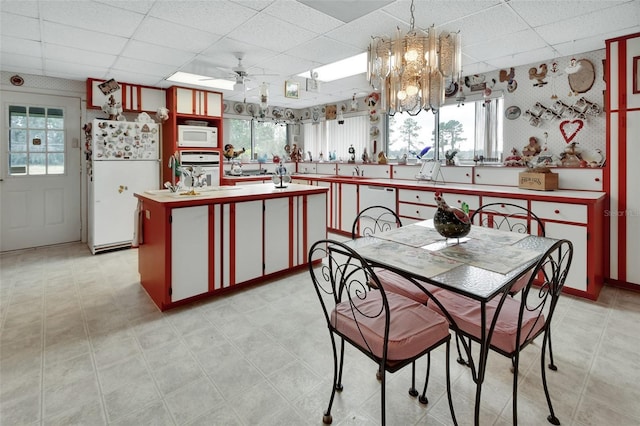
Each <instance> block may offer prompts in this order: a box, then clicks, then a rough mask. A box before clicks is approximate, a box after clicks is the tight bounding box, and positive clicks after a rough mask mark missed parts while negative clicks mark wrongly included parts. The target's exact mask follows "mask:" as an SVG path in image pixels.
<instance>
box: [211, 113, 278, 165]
mask: <svg viewBox="0 0 640 426" xmlns="http://www.w3.org/2000/svg"><path fill="white" fill-rule="evenodd" d="M224 127H225V132H224V144H223V145H226V144H231V145H233V146H234V148H235V149H236V150H240V149H242V148H245V149H246V152H245V153H244V154H242V155H240V156H239V159H240V160H243V161H248V160H251V159H254V160H258V159H265V160H266V159H269V160H270V159H271V157H272V156H273V154H278V155H282V154H283V153H284V146H285V145H286V144H287V126H286V125H283V124H276V123H271V122H258V121H257V120H241V119H236V118H226V119H225V120H224Z"/></svg>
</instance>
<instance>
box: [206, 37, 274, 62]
mask: <svg viewBox="0 0 640 426" xmlns="http://www.w3.org/2000/svg"><path fill="white" fill-rule="evenodd" d="M238 54H240V55H241V56H242V58H243V59H242V63H243V65H244V66H245V67H247V68H250V67H252V66H256V65H259V64H260V62H261V61H263V60H265V59H269V58H273V57H274V56H277V55H278V54H279V53H278V52H275V51H273V50H269V49H265V48H262V47H258V46H256V45H254V44H250V43H245V42H241V41H238V40H233V39H230V38H227V37H225V38H222V39H220V40H218V41H216V42H215V43H213V44H212V45H211V46H209V48H208V49H206V50H205V51H203V52H202V53H201V55H199V56H198V57H199V58H202V59H203V60H204V61H206V62H208V63H210V64H213V65H214V66H220V67H225V68H232V67H235V66H236V65H238Z"/></svg>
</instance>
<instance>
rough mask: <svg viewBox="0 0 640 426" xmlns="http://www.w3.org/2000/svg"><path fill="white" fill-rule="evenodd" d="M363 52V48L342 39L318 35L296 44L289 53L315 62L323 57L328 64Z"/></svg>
mask: <svg viewBox="0 0 640 426" xmlns="http://www.w3.org/2000/svg"><path fill="white" fill-rule="evenodd" d="M362 52H363V49H357V48H355V47H353V46H350V45H347V44H344V43H342V42H340V41H337V40H334V39H330V38H328V37H318V38H314V39H313V40H310V41H308V42H306V43H302V44H300V45H299V46H296V47H295V48H294V49H292V51H291V52H289V53H291V54H294V55H297V56H299V57H300V58H303V59H307V60H309V61H314V62H318V58H322V63H323V64H327V63H331V62H335V61H338V60H340V59H345V58H349V57H351V56H354V55H357V54H359V53H362Z"/></svg>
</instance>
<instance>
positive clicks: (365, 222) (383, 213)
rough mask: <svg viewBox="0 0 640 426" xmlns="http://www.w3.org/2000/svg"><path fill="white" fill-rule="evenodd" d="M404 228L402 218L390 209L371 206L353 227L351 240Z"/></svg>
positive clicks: (357, 217)
mask: <svg viewBox="0 0 640 426" xmlns="http://www.w3.org/2000/svg"><path fill="white" fill-rule="evenodd" d="M401 226H402V221H401V220H400V217H399V216H398V215H397V214H396V212H394V211H393V210H391V209H390V208H388V207H385V206H370V207H367V208H366V209H364V210H362V211H361V212H360V213H358V215H357V216H356V218H355V219H354V221H353V225H352V226H351V239H356V238H358V237H366V236H368V235H374V234H376V233H378V232H384V231H390V230H391V229H393V228H399V227H401Z"/></svg>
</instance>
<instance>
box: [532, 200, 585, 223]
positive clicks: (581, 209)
mask: <svg viewBox="0 0 640 426" xmlns="http://www.w3.org/2000/svg"><path fill="white" fill-rule="evenodd" d="M531 210H532V211H533V212H534V213H535V214H536V215H538V216H539V217H540V218H541V219H548V220H559V221H565V222H575V223H587V206H581V205H578V204H560V203H549V202H545V201H532V202H531Z"/></svg>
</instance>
